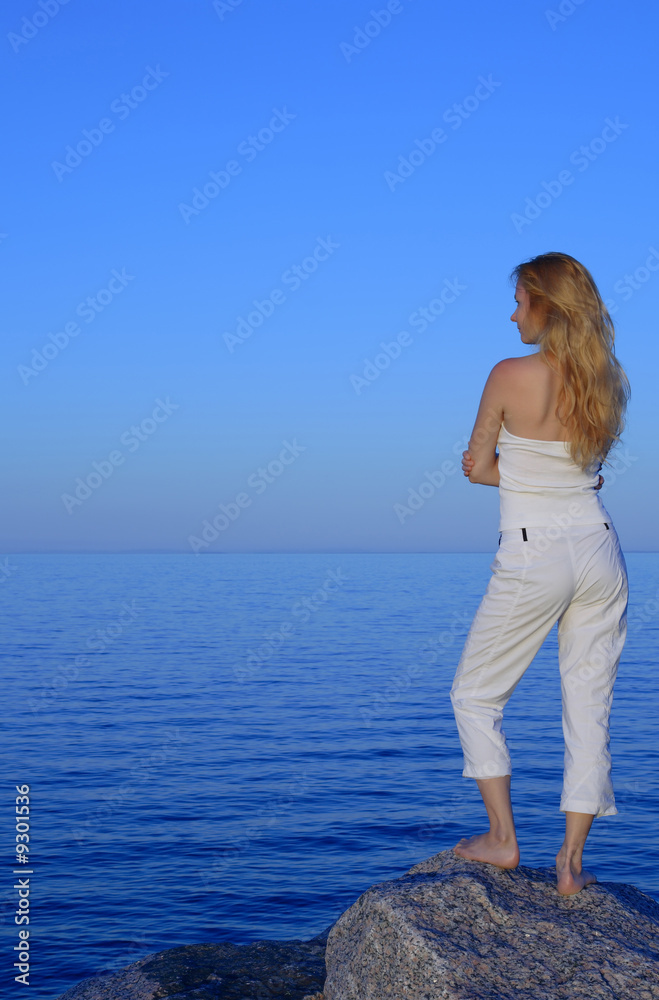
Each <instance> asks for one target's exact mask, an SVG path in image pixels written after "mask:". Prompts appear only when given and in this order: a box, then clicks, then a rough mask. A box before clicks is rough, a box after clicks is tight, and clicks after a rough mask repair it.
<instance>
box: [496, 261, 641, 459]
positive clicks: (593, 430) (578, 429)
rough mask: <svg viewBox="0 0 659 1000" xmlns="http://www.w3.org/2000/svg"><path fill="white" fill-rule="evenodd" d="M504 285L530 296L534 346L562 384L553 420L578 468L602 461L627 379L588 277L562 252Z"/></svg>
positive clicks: (620, 418)
mask: <svg viewBox="0 0 659 1000" xmlns="http://www.w3.org/2000/svg"><path fill="white" fill-rule="evenodd" d="M510 277H511V280H514V281H516V282H519V284H521V285H522V287H523V288H525V289H526V291H527V292H528V294H529V313H530V317H531V321H532V323H535V324H536V326H537V327H538V328H539V329H540V331H541V332H540V334H539V336H538V340H537V343H538V346H539V348H540V351H541V353H543V354H544V356H545V360H546V361H547V362H548V364H549V365H550V367H552V368H553V370H554V371H556V372H557V373H558V374H559V375H560V376H561V379H562V382H563V385H562V388H561V392H560V396H559V402H558V409H557V416H558V419H559V420H560V422H561V423H562V424H563V426H564V427H566V428H567V429H568V432H569V434H570V443H569V448H570V454H571V456H572V459H573V461H574V462H575V463H576V464H577V465H580V466H581V467H582V468H583V469H587V468H588V467H589V466H590V465H592V464H593V463H594V462H600V463H601V462H604V461H606V456H607V455H608V453H609V450H610V449H611V447H612V446H613V445H614V444H615V442H616V441H619V440H620V435H621V433H622V431H623V429H624V426H625V421H624V417H625V410H626V407H627V401H628V399H629V395H630V389H629V381H628V379H627V376H626V374H625V372H624V369H623V368H622V365H621V364H620V362H619V361H618V360H617V358H616V356H615V353H614V341H615V330H614V327H613V321H612V320H611V317H610V315H609V311H608V309H607V308H606V306H605V305H604V302H603V301H602V297H601V295H600V293H599V291H598V289H597V285H596V284H595V282H594V280H593V278H592V275H591V274H590V272H589V271H588V270H587V269H586V268H585V267H584V266H583V264H580V263H579V261H578V260H575V259H574V257H570V256H568V254H565V253H557V252H551V253H544V254H540V255H539V256H537V257H532V258H531V259H530V260H527V261H525V262H524V263H523V264H518V265H517V267H516V268H514V270H513V272H512V274H511V276H510Z"/></svg>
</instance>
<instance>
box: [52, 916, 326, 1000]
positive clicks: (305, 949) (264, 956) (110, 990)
mask: <svg viewBox="0 0 659 1000" xmlns="http://www.w3.org/2000/svg"><path fill="white" fill-rule="evenodd" d="M328 931H329V927H328V928H327V929H326V930H325V931H323V932H322V934H318V935H317V936H316V937H315V938H312V939H311V940H310V941H255V942H254V943H253V944H245V945H233V944H191V945H184V946H183V947H180V948H168V949H167V950H166V951H160V952H158V953H157V954H155V955H147V956H146V957H145V958H142V959H140V960H139V962H133V964H132V965H129V966H127V967H126V968H125V969H122V970H121V971H120V972H116V973H113V974H112V975H110V976H103V977H101V978H99V979H86V980H85V981H84V982H82V983H79V985H78V986H74V987H73V989H70V990H67V991H66V993H63V994H61V996H60V997H58V998H57V1000H159V998H161V997H169V998H170V1000H275V998H276V1000H304V998H305V997H307V996H308V995H309V994H314V993H315V995H316V997H318V996H322V994H319V993H318V991H319V990H321V989H322V986H323V980H324V979H325V961H324V955H325V945H326V943H327V934H328Z"/></svg>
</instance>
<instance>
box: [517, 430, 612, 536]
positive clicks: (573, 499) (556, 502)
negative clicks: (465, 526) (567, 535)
mask: <svg viewBox="0 0 659 1000" xmlns="http://www.w3.org/2000/svg"><path fill="white" fill-rule="evenodd" d="M497 447H498V449H499V505H500V517H499V531H503V530H504V529H506V528H542V527H546V526H549V525H556V524H558V525H563V526H565V527H567V526H568V525H572V524H601V523H602V522H604V521H607V522H608V523H609V524H610V523H611V517H610V515H609V514H608V513H607V511H606V509H605V507H604V505H603V504H602V501H601V500H600V498H599V493H598V491H597V490H595V486H597V483H598V481H599V462H594V463H593V465H591V466H589V468H588V469H587V470H586V471H584V470H583V469H582V468H581V467H580V466H579V465H576V463H575V462H573V461H572V458H571V456H570V451H569V447H568V445H567V443H566V442H565V441H540V440H537V439H536V438H523V437H517V436H516V435H515V434H511V433H510V431H508V430H506V428H505V427H504V425H503V424H501V429H500V431H499V437H498V440H497Z"/></svg>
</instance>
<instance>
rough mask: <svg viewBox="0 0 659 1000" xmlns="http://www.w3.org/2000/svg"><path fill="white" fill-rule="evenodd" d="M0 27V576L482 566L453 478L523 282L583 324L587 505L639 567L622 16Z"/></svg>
mask: <svg viewBox="0 0 659 1000" xmlns="http://www.w3.org/2000/svg"><path fill="white" fill-rule="evenodd" d="M0 18H1V21H2V31H1V32H0V34H1V35H2V39H1V41H2V45H3V47H4V50H3V55H2V62H1V65H2V84H3V86H2V93H3V98H2V103H3V121H4V127H3V132H4V144H5V156H4V164H5V170H4V184H3V195H4V197H3V208H2V215H1V217H0V231H1V234H2V235H1V236H0V253H2V255H3V269H2V270H3V275H4V283H3V293H2V326H3V331H4V345H5V349H4V351H3V365H2V387H1V388H2V400H3V403H4V405H5V414H4V419H3V428H4V431H5V434H4V447H3V452H4V458H3V465H4V470H5V473H6V477H5V490H4V491H3V517H2V542H1V543H0V544H1V547H2V551H4V552H6V553H10V552H24V551H181V552H186V551H187V552H190V553H192V552H193V551H195V550H196V551H199V552H201V553H203V554H208V553H213V552H222V551H307V550H312V551H314V550H315V551H362V550H363V551H441V550H445V551H456V550H457V551H467V550H480V551H488V550H494V549H495V548H496V544H497V541H498V537H497V524H498V495H497V491H496V490H495V489H493V488H491V487H484V486H475V485H470V484H469V483H468V481H467V480H466V479H464V478H463V476H462V475H461V472H460V471H459V453H460V452H461V451H462V449H463V447H464V445H465V443H466V440H467V438H468V436H469V433H470V431H471V428H472V426H473V421H474V418H475V414H476V409H477V406H478V401H479V398H480V394H481V391H482V387H483V384H484V382H485V379H486V377H487V374H488V372H489V371H490V369H491V367H492V366H493V365H494V364H495V363H496V362H497V361H499V360H500V359H501V358H504V357H511V356H515V355H523V354H525V353H526V352H527V351H528V350H529V348H526V347H525V346H524V345H522V344H521V343H520V341H519V335H518V333H517V329H516V327H515V326H514V324H512V323H510V321H509V316H510V313H511V312H512V310H513V307H514V303H513V288H512V287H511V285H510V284H509V281H508V275H509V273H510V271H511V269H512V268H513V267H514V266H515V265H516V264H517V263H519V262H520V261H521V260H524V259H526V258H528V257H530V256H533V255H535V254H537V253H542V252H545V251H548V250H560V251H563V252H566V253H569V254H572V255H573V256H575V257H577V258H578V259H579V260H581V261H582V262H583V263H584V264H585V265H586V266H587V267H588V268H589V269H590V271H591V272H592V274H593V276H594V277H595V280H596V281H597V283H598V285H599V287H600V290H601V292H602V295H603V297H604V298H605V300H606V301H607V302H608V304H609V306H610V308H611V311H612V313H613V318H614V321H615V322H616V325H617V340H616V344H617V354H618V357H619V358H620V360H621V362H622V363H623V365H624V366H625V368H626V370H627V372H628V375H629V378H630V381H631V385H632V402H631V405H630V408H629V414H628V427H627V430H626V432H625V435H624V439H623V446H622V447H620V448H619V449H618V455H619V457H618V458H617V459H614V461H615V462H616V471H615V472H614V471H613V470H605V476H606V479H607V485H606V486H605V489H604V490H603V492H602V498H603V500H604V503H605V504H606V506H607V507H608V509H609V511H610V512H611V514H612V515H613V517H614V520H615V522H616V526H617V528H618V531H619V534H620V537H621V541H622V543H623V547H626V548H627V549H629V550H633V549H641V550H643V549H646V550H649V549H657V548H659V523H658V521H657V518H656V516H655V511H656V491H657V485H658V475H659V473H658V471H657V465H658V459H659V455H658V448H657V435H656V415H655V414H656V398H657V371H658V364H657V363H658V360H659V348H658V345H657V323H656V317H657V311H658V310H657V306H658V303H659V228H658V226H657V218H658V216H657V197H658V196H657V184H656V176H657V147H658V142H657V131H656V107H657V97H656V95H657V78H656V50H655V40H656V37H657V28H658V23H657V22H658V20H659V17H658V15H657V12H656V10H655V8H654V7H652V5H648V4H642V3H634V2H632V3H628V4H625V5H624V6H622V7H621V6H620V4H619V3H614V2H613V0H598V2H595V0H581V2H579V3H576V2H572V0H561V2H560V3H556V2H553V0H518V2H510V0H508V2H505V0H504V2H502V3H485V2H483V0H480V2H474V0H466V2H464V3H461V4H443V3H439V2H432V0H390V2H389V3H385V2H379V3H377V4H375V5H372V4H370V3H369V2H358V0H331V2H325V3H323V2H320V0H226V2H224V0H217V2H216V3H213V2H212V0H185V2H184V0H178V2H174V0H160V2H159V3H157V4H150V3H143V4H140V3H137V4H136V3H129V2H128V0H113V2H112V3H109V2H104V0H103V2H101V0H95V2H91V3H90V2H86V3H83V2H82V0H68V2H67V3H64V4H62V3H61V0H60V2H58V0H7V2H6V3H5V4H4V5H3V9H2V13H1V14H0ZM413 506H416V509H413ZM213 520H215V526H213V524H212V522H213ZM204 532H205V536H204ZM195 539H196V541H195Z"/></svg>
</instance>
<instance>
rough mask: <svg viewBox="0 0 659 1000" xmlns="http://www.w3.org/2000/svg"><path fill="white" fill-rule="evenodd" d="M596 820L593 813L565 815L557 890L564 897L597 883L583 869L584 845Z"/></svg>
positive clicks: (558, 860) (557, 859)
mask: <svg viewBox="0 0 659 1000" xmlns="http://www.w3.org/2000/svg"><path fill="white" fill-rule="evenodd" d="M594 819H595V817H594V815H592V814H591V813H577V812H566V813H565V840H564V841H563V846H562V847H561V849H560V851H559V852H558V854H557V855H556V878H557V883H558V884H557V888H558V891H559V892H560V893H561V895H563V896H573V895H574V893H575V892H579V890H580V889H583V887H584V886H585V885H590V884H591V882H597V879H596V877H595V876H594V875H593V873H592V872H589V871H586V869H585V868H582V867H581V856H582V854H583V849H584V844H585V843H586V837H587V836H588V832H589V830H590V827H591V824H592V822H593V820H594Z"/></svg>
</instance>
